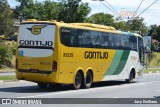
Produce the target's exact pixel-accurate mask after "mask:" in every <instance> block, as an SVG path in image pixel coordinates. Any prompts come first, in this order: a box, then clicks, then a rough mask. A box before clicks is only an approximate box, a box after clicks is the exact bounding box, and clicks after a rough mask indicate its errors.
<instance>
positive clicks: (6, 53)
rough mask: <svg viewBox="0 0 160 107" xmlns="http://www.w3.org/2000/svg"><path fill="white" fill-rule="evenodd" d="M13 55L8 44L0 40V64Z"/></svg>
mask: <svg viewBox="0 0 160 107" xmlns="http://www.w3.org/2000/svg"><path fill="white" fill-rule="evenodd" d="M12 57H13V51H12V49H11V48H10V44H8V45H6V44H5V43H4V42H0V65H1V64H4V63H5V62H6V61H8V60H10V59H11V58H12Z"/></svg>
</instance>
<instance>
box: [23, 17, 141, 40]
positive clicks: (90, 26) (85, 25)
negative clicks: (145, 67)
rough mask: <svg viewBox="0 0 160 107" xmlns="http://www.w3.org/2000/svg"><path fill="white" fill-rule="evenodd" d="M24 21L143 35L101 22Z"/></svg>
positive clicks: (26, 21)
mask: <svg viewBox="0 0 160 107" xmlns="http://www.w3.org/2000/svg"><path fill="white" fill-rule="evenodd" d="M22 23H54V24H56V25H59V26H70V27H71V26H72V27H74V26H77V27H78V28H86V29H94V30H95V29H97V30H101V31H102V30H103V31H105V30H107V31H108V32H111V33H120V34H124V35H133V36H138V37H141V38H142V36H141V35H139V34H137V33H131V32H124V31H119V30H116V29H115V28H114V27H112V26H105V25H99V24H92V23H64V22H63V21H61V22H57V21H56V20H52V21H37V20H36V19H27V20H25V21H23V22H22Z"/></svg>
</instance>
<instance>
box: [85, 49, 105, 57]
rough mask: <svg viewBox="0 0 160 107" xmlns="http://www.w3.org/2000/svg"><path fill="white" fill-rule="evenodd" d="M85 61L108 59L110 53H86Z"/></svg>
mask: <svg viewBox="0 0 160 107" xmlns="http://www.w3.org/2000/svg"><path fill="white" fill-rule="evenodd" d="M84 57H85V59H108V52H91V51H86V52H85V53H84Z"/></svg>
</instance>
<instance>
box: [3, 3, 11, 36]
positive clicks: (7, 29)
mask: <svg viewBox="0 0 160 107" xmlns="http://www.w3.org/2000/svg"><path fill="white" fill-rule="evenodd" d="M13 23H14V19H13V11H12V10H11V9H10V7H9V5H8V3H7V0H0V35H7V36H8V35H10V34H11V33H13V32H14V28H13Z"/></svg>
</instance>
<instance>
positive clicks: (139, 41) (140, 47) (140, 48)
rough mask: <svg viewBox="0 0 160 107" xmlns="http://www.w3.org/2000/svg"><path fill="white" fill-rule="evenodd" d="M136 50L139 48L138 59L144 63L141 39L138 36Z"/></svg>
mask: <svg viewBox="0 0 160 107" xmlns="http://www.w3.org/2000/svg"><path fill="white" fill-rule="evenodd" d="M138 50H139V59H140V62H141V63H142V65H144V45H143V39H142V38H140V37H138Z"/></svg>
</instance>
